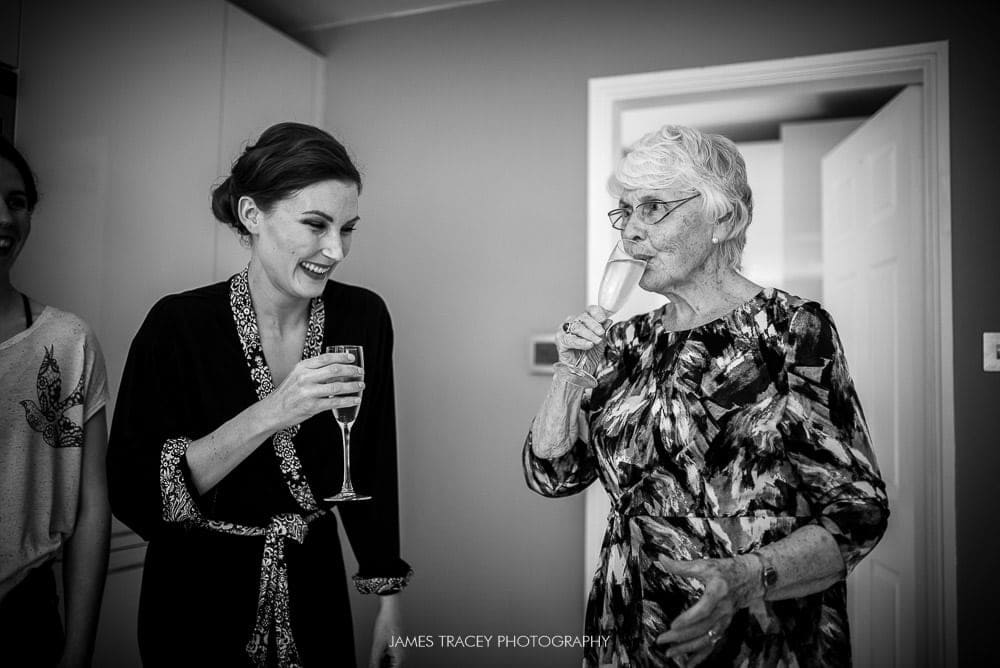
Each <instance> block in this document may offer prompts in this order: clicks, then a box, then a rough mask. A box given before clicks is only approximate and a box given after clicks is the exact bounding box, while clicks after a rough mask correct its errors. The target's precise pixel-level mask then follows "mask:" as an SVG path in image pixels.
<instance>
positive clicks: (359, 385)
mask: <svg viewBox="0 0 1000 668" xmlns="http://www.w3.org/2000/svg"><path fill="white" fill-rule="evenodd" d="M354 361H355V360H354V357H353V356H352V355H350V354H349V353H323V354H322V355H317V356H316V357H311V358H309V359H304V360H302V361H301V362H299V363H298V364H296V365H295V367H294V368H293V369H292V370H291V372H290V373H289V374H288V376H287V377H286V378H285V379H284V380H283V381H282V382H281V385H279V386H278V388H277V389H276V390H274V392H272V393H271V394H270V395H268V397H267V398H266V399H264V401H263V402H262V403H264V404H265V405H266V411H267V412H266V414H267V416H268V419H269V422H270V423H271V424H272V426H274V427H275V428H276V430H280V429H285V428H288V427H291V426H293V425H296V424H299V423H301V422H304V421H305V420H307V419H309V418H311V417H312V416H313V415H316V414H318V413H322V412H323V411H331V410H334V409H336V408H343V407H345V406H357V405H359V404H360V403H361V396H360V393H361V391H362V390H363V389H364V387H365V383H364V370H363V369H362V368H361V367H359V366H357V365H355V364H353V362H354Z"/></svg>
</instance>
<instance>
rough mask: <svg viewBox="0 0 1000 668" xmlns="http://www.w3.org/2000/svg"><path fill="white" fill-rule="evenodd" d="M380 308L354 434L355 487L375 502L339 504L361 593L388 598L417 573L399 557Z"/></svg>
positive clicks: (386, 338)
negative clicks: (355, 561)
mask: <svg viewBox="0 0 1000 668" xmlns="http://www.w3.org/2000/svg"><path fill="white" fill-rule="evenodd" d="M378 306H379V308H378V312H377V313H376V314H375V316H374V317H373V320H374V322H373V323H372V328H373V332H374V335H373V338H374V339H375V341H374V345H372V344H369V345H368V346H366V348H365V392H364V396H363V398H362V402H361V410H360V412H359V414H358V421H357V423H355V426H354V429H353V432H352V434H351V439H352V445H351V477H352V479H353V482H354V487H355V489H357V490H359V491H363V492H365V493H367V494H370V495H371V497H372V499H371V500H370V501H359V502H355V503H346V504H340V505H339V506H338V512H339V513H340V518H341V520H342V521H343V523H344V531H345V532H346V534H347V538H348V540H349V541H350V543H351V549H352V550H353V551H354V556H355V557H356V558H357V560H358V573H357V574H356V575H355V576H354V584H355V586H356V587H357V588H358V591H360V592H361V593H362V594H380V595H385V594H394V593H396V592H398V591H400V590H401V589H402V588H403V587H405V586H406V585H407V584H409V581H410V578H411V577H412V575H413V571H412V569H411V568H410V565H409V564H408V563H406V562H405V561H403V560H402V559H401V558H400V556H399V553H400V549H399V490H398V474H397V465H396V407H395V390H394V387H393V373H392V345H393V333H392V321H391V319H390V317H389V312H388V310H387V309H386V308H385V304H384V303H382V302H381V300H379V301H378ZM369 347H371V348H373V349H372V350H369ZM355 446H357V447H355Z"/></svg>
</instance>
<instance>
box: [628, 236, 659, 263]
mask: <svg viewBox="0 0 1000 668" xmlns="http://www.w3.org/2000/svg"><path fill="white" fill-rule="evenodd" d="M622 250H624V251H625V252H626V253H628V254H629V255H631V256H632V257H634V258H635V259H637V260H644V261H645V260H648V259H649V258H650V257H652V254H650V253H646V252H645V251H644V250H643V248H642V244H640V243H639V242H637V241H630V240H629V239H622Z"/></svg>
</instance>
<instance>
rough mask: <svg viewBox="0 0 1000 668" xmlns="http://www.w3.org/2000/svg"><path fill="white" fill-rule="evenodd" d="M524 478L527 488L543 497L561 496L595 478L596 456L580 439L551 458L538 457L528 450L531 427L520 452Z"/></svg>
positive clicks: (576, 489) (572, 492)
mask: <svg viewBox="0 0 1000 668" xmlns="http://www.w3.org/2000/svg"><path fill="white" fill-rule="evenodd" d="M521 458H522V464H523V466H524V480H525V482H527V483H528V488H529V489H531V490H532V491H534V492H537V493H538V494H541V495H542V496H548V497H561V496H571V495H573V494H578V493H580V492H582V491H583V490H585V489H587V487H589V486H590V484H591V483H592V482H594V480H596V479H597V459H596V458H595V457H594V451H593V448H591V447H590V444H588V443H585V442H584V441H583V439H579V438H578V439H576V443H574V444H573V447H572V448H570V449H569V451H568V452H567V453H566V454H564V455H562V456H560V457H553V458H552V459H545V458H544V457H539V456H537V455H536V454H535V453H534V452H532V450H531V429H529V430H528V437H527V438H526V439H525V440H524V451H523V452H522V453H521Z"/></svg>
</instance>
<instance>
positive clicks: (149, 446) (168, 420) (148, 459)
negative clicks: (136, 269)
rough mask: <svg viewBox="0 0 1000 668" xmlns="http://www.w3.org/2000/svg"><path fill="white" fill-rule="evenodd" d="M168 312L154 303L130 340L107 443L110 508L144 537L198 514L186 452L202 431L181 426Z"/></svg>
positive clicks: (179, 380)
mask: <svg viewBox="0 0 1000 668" xmlns="http://www.w3.org/2000/svg"><path fill="white" fill-rule="evenodd" d="M166 310H168V309H167V306H166V304H165V302H164V301H163V300H161V301H160V302H159V303H157V304H156V305H155V306H154V307H153V309H152V310H151V311H150V313H149V315H148V316H147V317H146V320H145V322H143V324H142V327H140V329H139V332H138V333H137V334H136V336H135V339H133V341H132V346H131V348H130V349H129V354H128V358H127V360H126V362H125V370H124V372H123V373H122V381H121V386H120V388H119V392H118V401H117V404H116V406H115V414H114V419H113V420H112V424H111V435H110V438H109V440H108V457H107V466H108V494H109V498H110V501H111V510H112V512H114V514H115V516H116V517H118V519H120V520H121V521H122V522H124V523H125V524H126V525H127V526H128V527H129V528H131V529H132V530H133V531H135V532H136V533H137V534H139V536H141V537H142V538H144V539H145V540H150V539H152V538H154V537H155V536H156V535H157V534H158V533H159V532H161V531H162V530H163V529H164V528H165V527H167V526H169V525H174V526H179V525H182V524H184V523H185V522H187V521H188V520H191V519H194V518H195V517H196V516H200V511H199V509H198V505H197V501H196V499H198V495H197V492H196V491H195V489H194V485H193V484H192V482H191V475H190V471H188V469H187V466H186V461H185V459H184V454H185V452H186V450H187V445H188V444H189V443H190V442H191V441H192V440H195V439H196V438H200V437H201V436H203V435H204V434H195V433H192V429H191V425H190V424H186V419H185V418H186V415H187V413H188V412H187V411H186V410H185V406H184V404H183V397H184V394H185V388H184V383H183V375H182V371H181V369H182V361H181V359H180V354H179V352H178V351H177V350H176V345H175V343H174V342H173V340H172V337H171V336H170V335H169V327H170V321H171V319H170V318H169V317H167V315H166V314H165V311H166ZM210 494H211V493H210Z"/></svg>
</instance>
